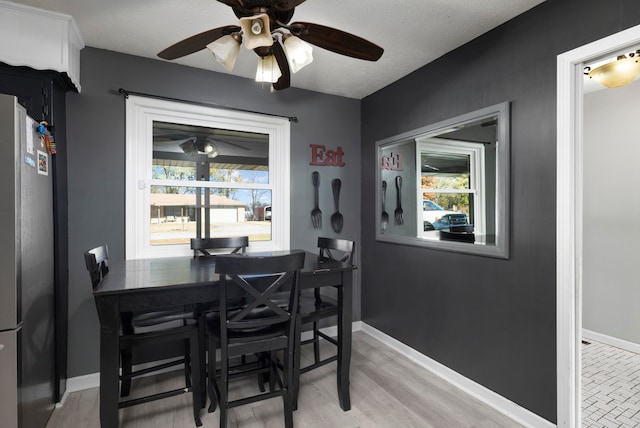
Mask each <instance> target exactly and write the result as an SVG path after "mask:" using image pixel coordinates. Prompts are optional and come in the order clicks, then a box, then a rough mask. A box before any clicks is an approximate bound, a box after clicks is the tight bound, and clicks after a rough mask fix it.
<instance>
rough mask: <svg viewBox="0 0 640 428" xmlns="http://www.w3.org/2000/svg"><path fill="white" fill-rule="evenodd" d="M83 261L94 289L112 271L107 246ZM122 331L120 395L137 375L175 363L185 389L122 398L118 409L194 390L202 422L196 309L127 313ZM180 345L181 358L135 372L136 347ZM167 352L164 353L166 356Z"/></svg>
mask: <svg viewBox="0 0 640 428" xmlns="http://www.w3.org/2000/svg"><path fill="white" fill-rule="evenodd" d="M84 260H85V264H86V267H87V270H88V271H89V275H90V277H91V285H92V288H93V289H95V288H96V287H97V286H98V285H100V283H101V282H102V280H103V279H104V278H105V276H106V275H107V274H108V273H109V252H108V248H107V246H106V245H102V246H99V247H96V248H93V249H91V250H88V251H86V252H85V253H84ZM121 326H122V331H121V333H120V359H121V361H120V369H121V372H122V373H121V375H120V381H121V385H120V396H121V397H126V396H128V395H129V392H130V388H131V379H132V378H134V377H137V376H141V375H145V374H149V373H153V372H156V371H158V370H163V369H166V368H168V367H171V366H175V365H184V371H185V383H186V386H185V387H184V388H179V389H175V390H171V391H165V392H161V393H157V394H153V395H149V396H145V397H141V398H136V399H131V400H126V401H120V403H119V404H118V407H119V408H125V407H130V406H134V405H137V404H143V403H148V402H150V401H155V400H159V399H162V398H167V397H172V396H175V395H180V394H184V393H187V392H192V394H193V397H192V398H193V416H194V420H195V423H196V426H201V425H202V422H201V421H200V408H201V406H200V403H201V401H202V400H201V386H200V381H199V380H200V368H201V364H200V353H199V348H198V344H199V340H198V323H197V320H196V317H195V315H194V313H193V312H184V310H183V309H182V308H179V309H175V310H173V309H168V310H161V311H150V312H135V313H124V314H122V318H121ZM176 343H179V344H180V346H179V347H177V348H175V347H174V348H175V349H174V348H172V351H174V352H178V351H179V352H180V354H181V357H180V359H177V360H173V361H169V362H164V363H160V364H155V365H153V366H151V367H148V368H145V369H141V370H137V371H135V372H134V371H133V369H132V367H133V352H134V350H136V349H139V348H144V347H150V346H157V345H167V346H173V345H175V344H176ZM164 357H165V355H163V356H162V358H164Z"/></svg>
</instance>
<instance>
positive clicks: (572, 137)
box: [556, 26, 640, 428]
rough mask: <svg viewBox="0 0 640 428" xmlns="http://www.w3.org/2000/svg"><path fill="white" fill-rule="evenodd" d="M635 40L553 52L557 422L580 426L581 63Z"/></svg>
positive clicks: (639, 35)
mask: <svg viewBox="0 0 640 428" xmlns="http://www.w3.org/2000/svg"><path fill="white" fill-rule="evenodd" d="M638 44H640V26H636V27H633V28H630V29H627V30H624V31H621V32H619V33H616V34H613V35H611V36H609V37H605V38H603V39H600V40H597V41H595V42H593V43H589V44H588V45H584V46H581V47H579V48H576V49H573V50H571V51H568V52H565V53H563V54H561V55H558V58H557V86H558V93H557V109H558V110H557V127H558V128H557V189H556V190H557V192H556V194H557V200H556V202H557V207H556V224H557V225H558V227H557V228H556V230H557V235H556V254H557V256H556V290H557V291H556V298H557V299H556V311H557V312H556V313H557V317H556V323H557V326H556V327H557V333H556V340H557V342H556V344H557V373H558V374H557V385H558V389H557V396H558V403H557V409H558V426H559V427H566V428H575V427H579V426H580V422H581V417H580V408H581V407H580V352H579V349H580V342H579V341H580V333H581V328H582V312H581V311H582V295H581V293H582V232H583V229H582V219H583V203H582V192H583V180H582V177H583V175H582V174H583V173H582V149H583V139H582V128H583V127H582V119H583V114H582V100H583V94H582V79H583V73H582V68H583V64H584V63H585V62H588V61H590V60H596V59H598V58H601V57H603V56H605V55H614V54H615V53H616V52H617V51H622V50H623V49H629V48H633V49H636V48H637V45H638Z"/></svg>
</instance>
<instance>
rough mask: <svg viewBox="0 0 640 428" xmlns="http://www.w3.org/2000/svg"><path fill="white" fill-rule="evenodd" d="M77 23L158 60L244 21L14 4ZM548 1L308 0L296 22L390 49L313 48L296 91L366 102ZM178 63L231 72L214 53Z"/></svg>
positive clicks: (149, 8)
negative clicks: (355, 55)
mask: <svg viewBox="0 0 640 428" xmlns="http://www.w3.org/2000/svg"><path fill="white" fill-rule="evenodd" d="M13 1H14V2H15V3H21V4H25V5H29V6H34V7H37V8H40V9H47V10H52V11H55V12H60V13H64V14H68V15H71V16H73V17H74V18H75V21H76V23H77V24H78V28H79V29H80V33H81V35H82V37H83V39H84V42H85V44H86V45H87V46H91V47H96V48H101V49H107V50H111V51H116V52H122V53H127V54H131V55H137V56H142V57H148V58H155V59H158V57H157V56H156V55H157V53H158V52H160V51H161V50H163V49H164V48H166V47H168V46H170V45H172V44H173V43H175V42H177V41H179V40H182V39H184V38H186V37H189V36H192V35H194V34H197V33H200V32H202V31H206V30H209V29H212V28H215V27H220V26H224V25H231V24H237V18H236V16H235V15H234V14H233V12H232V10H231V8H230V7H228V6H225V5H224V4H222V3H220V2H218V1H216V0H107V1H105V0H13ZM543 1H544V0H350V1H345V0H307V1H306V2H304V3H302V4H301V5H300V6H298V7H297V8H296V10H295V14H294V16H293V19H292V20H291V22H295V21H308V22H314V23H317V24H321V25H325V26H329V27H333V28H337V29H340V30H343V31H347V32H350V33H353V34H356V35H358V36H360V37H363V38H365V39H367V40H370V41H372V42H374V43H376V44H378V45H380V46H382V47H383V48H384V49H385V52H384V54H383V55H382V58H381V59H380V60H378V61H377V62H369V61H362V60H357V59H352V58H348V57H344V56H341V55H338V54H335V53H332V52H329V51H326V50H323V49H321V48H314V52H313V56H314V62H313V64H311V65H309V66H308V67H306V68H305V69H303V70H301V71H300V72H298V73H296V74H293V75H292V76H291V86H292V87H296V88H302V89H309V90H312V91H318V92H323V93H328V94H334V95H341V96H345V97H349V98H356V99H361V98H364V97H365V96H367V95H369V94H371V93H373V92H375V91H377V90H379V89H381V88H383V87H385V86H387V85H389V84H390V83H392V82H394V81H396V80H398V79H400V78H401V77H403V76H406V75H407V74H409V73H411V72H412V71H414V70H416V69H418V68H420V67H422V66H423V65H425V64H428V63H429V62H431V61H433V60H435V59H437V58H438V57H440V56H442V55H444V54H445V53H447V52H449V51H451V50H453V49H455V48H457V47H459V46H461V45H463V44H465V43H467V42H469V41H470V40H473V39H474V38H476V37H478V36H479V35H481V34H483V33H485V32H487V31H489V30H491V29H492V28H495V27H497V26H498V25H500V24H502V23H503V22H506V21H508V20H509V19H511V18H513V17H515V16H517V15H519V14H521V13H523V12H525V11H526V10H528V9H530V8H532V7H534V6H536V5H538V4H540V3H542V2H543ZM256 58H257V57H256V55H255V54H254V53H253V52H250V51H247V50H246V49H244V48H242V50H241V51H240V56H239V58H238V62H237V63H236V68H235V70H234V72H233V73H232V74H235V75H239V76H243V77H247V78H250V79H253V78H254V76H255V69H256V63H257V61H256ZM173 62H176V63H180V64H184V65H188V66H192V67H198V68H203V69H207V70H213V71H216V72H219V73H228V72H227V70H226V69H225V68H224V67H223V66H221V65H220V64H218V63H217V62H216V61H215V59H214V58H213V57H212V55H211V54H210V53H209V51H208V50H203V51H200V52H198V53H195V54H192V55H189V56H187V57H184V58H181V59H178V60H175V61H173Z"/></svg>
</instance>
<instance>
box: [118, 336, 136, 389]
mask: <svg viewBox="0 0 640 428" xmlns="http://www.w3.org/2000/svg"><path fill="white" fill-rule="evenodd" d="M120 359H121V360H122V367H121V368H122V383H121V385H120V397H127V396H129V392H130V391H131V377H129V376H128V375H130V374H131V371H132V369H133V351H132V350H131V348H128V349H123V350H122V351H120ZM125 376H126V377H125Z"/></svg>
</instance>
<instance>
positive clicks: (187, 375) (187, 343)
mask: <svg viewBox="0 0 640 428" xmlns="http://www.w3.org/2000/svg"><path fill="white" fill-rule="evenodd" d="M191 342H192V341H191V340H186V339H185V340H184V341H183V343H184V344H183V346H184V382H185V384H186V385H187V388H191V385H192V382H191V364H190V363H191V348H190V347H191Z"/></svg>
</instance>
